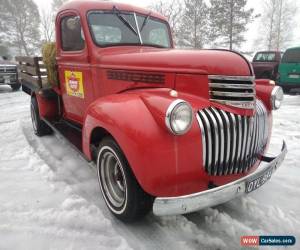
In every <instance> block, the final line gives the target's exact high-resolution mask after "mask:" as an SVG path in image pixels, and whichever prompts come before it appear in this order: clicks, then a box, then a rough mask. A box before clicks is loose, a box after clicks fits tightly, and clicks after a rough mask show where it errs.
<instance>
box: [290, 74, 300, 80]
mask: <svg viewBox="0 0 300 250" xmlns="http://www.w3.org/2000/svg"><path fill="white" fill-rule="evenodd" d="M289 78H293V79H298V78H300V75H294V74H291V75H289Z"/></svg>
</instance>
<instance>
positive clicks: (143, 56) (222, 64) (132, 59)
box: [97, 47, 251, 76]
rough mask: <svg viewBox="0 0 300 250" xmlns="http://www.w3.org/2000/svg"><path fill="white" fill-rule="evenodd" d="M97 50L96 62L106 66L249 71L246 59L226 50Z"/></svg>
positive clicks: (214, 72) (215, 72) (237, 73)
mask: <svg viewBox="0 0 300 250" xmlns="http://www.w3.org/2000/svg"><path fill="white" fill-rule="evenodd" d="M97 53H98V54H97V60H98V61H97V63H98V64H100V67H102V68H106V69H122V70H138V71H152V72H174V73H190V74H203V75H207V74H209V75H229V76H249V75H251V68H250V65H249V62H248V61H247V60H246V59H245V58H243V57H242V56H241V55H239V54H237V53H235V52H230V51H225V50H177V49H157V48H145V47H143V48H140V47H139V48H136V47H134V48H133V47H122V49H120V47H110V48H106V49H100V50H99V52H97Z"/></svg>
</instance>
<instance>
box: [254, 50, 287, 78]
mask: <svg viewBox="0 0 300 250" xmlns="http://www.w3.org/2000/svg"><path fill="white" fill-rule="evenodd" d="M281 55H282V52H280V51H260V52H257V53H256V54H255V56H254V58H253V61H252V65H253V69H254V73H255V77H256V79H271V80H276V79H277V74H278V67H279V64H280V61H281Z"/></svg>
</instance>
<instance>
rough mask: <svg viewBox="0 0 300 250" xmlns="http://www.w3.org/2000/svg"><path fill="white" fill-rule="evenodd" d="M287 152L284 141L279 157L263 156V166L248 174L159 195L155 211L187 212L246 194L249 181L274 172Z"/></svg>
mask: <svg viewBox="0 0 300 250" xmlns="http://www.w3.org/2000/svg"><path fill="white" fill-rule="evenodd" d="M286 154H287V147H286V144H285V142H283V145H282V149H281V153H280V154H279V155H278V156H277V157H273V158H269V157H263V160H264V161H263V162H262V164H261V165H262V166H261V167H259V168H258V169H257V170H256V171H255V172H253V173H251V174H249V175H248V176H245V177H243V178H241V179H238V180H236V181H233V182H230V183H228V184H226V185H223V186H220V187H216V188H213V189H209V190H205V191H202V192H199V193H193V194H190V195H184V196H177V197H157V198H155V200H154V203H153V213H154V214H155V215H157V216H164V215H178V214H186V213H191V212H195V211H199V210H201V209H203V208H207V207H212V206H215V205H219V204H222V203H225V202H227V201H230V200H232V199H234V198H236V197H239V196H242V195H245V194H246V187H247V183H248V182H249V181H251V180H254V179H257V178H259V177H260V176H262V175H263V174H264V173H266V171H270V170H272V171H273V173H274V172H275V171H276V170H277V169H278V168H279V167H280V166H281V163H282V162H283V160H284V158H285V156H286Z"/></svg>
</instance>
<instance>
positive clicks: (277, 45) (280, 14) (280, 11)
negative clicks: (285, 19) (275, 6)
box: [276, 0, 283, 51]
mask: <svg viewBox="0 0 300 250" xmlns="http://www.w3.org/2000/svg"><path fill="white" fill-rule="evenodd" d="M282 1H283V0H279V4H280V5H279V16H278V32H277V41H276V48H277V51H279V49H280V40H281V39H280V37H281V19H282Z"/></svg>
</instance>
